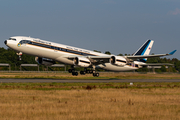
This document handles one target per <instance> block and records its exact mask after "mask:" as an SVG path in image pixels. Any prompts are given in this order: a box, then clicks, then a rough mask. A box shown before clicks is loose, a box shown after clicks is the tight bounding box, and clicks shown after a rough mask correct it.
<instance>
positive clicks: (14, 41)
mask: <svg viewBox="0 0 180 120" xmlns="http://www.w3.org/2000/svg"><path fill="white" fill-rule="evenodd" d="M6 45H7V46H8V47H10V48H12V49H14V50H16V51H18V52H22V53H25V54H29V55H33V56H37V57H42V58H49V59H53V60H55V61H59V62H62V63H64V64H69V65H73V64H74V63H73V61H72V59H69V57H70V56H111V55H107V54H103V53H98V52H94V51H90V50H85V49H81V48H77V47H72V46H67V45H63V44H58V43H54V42H49V41H45V40H40V39H36V38H31V37H24V36H15V37H11V39H9V40H6ZM122 58H123V57H122ZM96 67H97V68H102V69H105V70H111V71H128V70H135V69H138V67H135V66H134V65H125V66H117V65H113V64H111V63H103V64H99V65H97V66H96Z"/></svg>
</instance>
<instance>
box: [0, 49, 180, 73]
mask: <svg viewBox="0 0 180 120" xmlns="http://www.w3.org/2000/svg"><path fill="white" fill-rule="evenodd" d="M94 51H95V52H101V51H97V50H94ZM105 54H108V55H111V53H110V52H109V51H106V52H105ZM118 55H119V56H123V54H118ZM124 55H130V54H124ZM0 63H8V64H10V65H11V70H12V71H19V70H20V65H21V64H38V63H37V62H36V61H35V56H31V55H27V54H23V55H22V60H19V56H18V55H16V51H14V50H12V49H10V48H7V49H5V48H3V47H0ZM147 63H171V64H173V65H174V66H170V67H169V69H166V68H165V66H162V67H161V68H160V69H155V70H156V72H179V71H180V60H178V59H177V58H173V59H167V58H165V57H164V58H160V57H156V58H148V60H147ZM57 64H58V62H57ZM69 68H70V65H66V70H68V69H69ZM39 69H40V70H41V71H45V70H47V67H46V66H43V65H39ZM64 69H65V68H58V67H54V68H53V67H48V70H52V71H64ZM82 69H83V68H78V70H82ZM0 70H9V68H8V67H3V66H0ZM22 70H27V71H37V67H23V68H22ZM100 71H104V70H100ZM136 71H138V72H148V71H149V69H147V68H146V67H145V68H141V69H138V70H136Z"/></svg>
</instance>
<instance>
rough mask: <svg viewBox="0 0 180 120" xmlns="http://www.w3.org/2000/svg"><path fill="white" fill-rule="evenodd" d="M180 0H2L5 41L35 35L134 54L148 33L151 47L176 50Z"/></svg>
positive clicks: (0, 29) (0, 32)
mask: <svg viewBox="0 0 180 120" xmlns="http://www.w3.org/2000/svg"><path fill="white" fill-rule="evenodd" d="M179 32H180V0H0V47H4V48H7V47H6V46H5V45H4V40H6V39H8V38H9V37H12V36H30V37H34V38H39V39H42V40H47V41H52V42H57V43H60V44H66V45H70V46H75V47H79V48H84V49H88V50H98V51H101V52H103V53H104V52H106V51H110V52H111V53H112V54H115V55H118V54H120V53H121V54H132V53H134V52H135V51H136V50H137V49H138V48H139V47H141V45H142V44H143V43H144V42H145V41H146V40H148V39H151V40H154V45H153V47H152V50H151V53H155V54H161V53H169V52H171V51H173V50H175V49H176V50H177V52H176V53H175V54H174V55H173V56H169V57H167V58H178V59H180V50H179V44H180V33H179Z"/></svg>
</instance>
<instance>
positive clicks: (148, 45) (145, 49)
mask: <svg viewBox="0 0 180 120" xmlns="http://www.w3.org/2000/svg"><path fill="white" fill-rule="evenodd" d="M153 43H154V41H153V40H147V41H146V42H145V43H144V44H143V45H142V46H141V47H140V48H139V49H138V50H137V51H136V52H135V53H134V54H133V56H135V55H149V53H150V51H151V49H152V46H153ZM140 61H142V62H145V61H147V58H144V59H141V60H140Z"/></svg>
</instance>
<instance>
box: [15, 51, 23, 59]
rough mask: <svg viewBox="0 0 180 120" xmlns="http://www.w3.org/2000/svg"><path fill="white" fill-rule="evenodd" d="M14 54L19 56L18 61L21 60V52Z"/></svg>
mask: <svg viewBox="0 0 180 120" xmlns="http://www.w3.org/2000/svg"><path fill="white" fill-rule="evenodd" d="M16 54H17V55H18V56H19V58H18V60H22V58H21V56H22V52H18V53H16Z"/></svg>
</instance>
